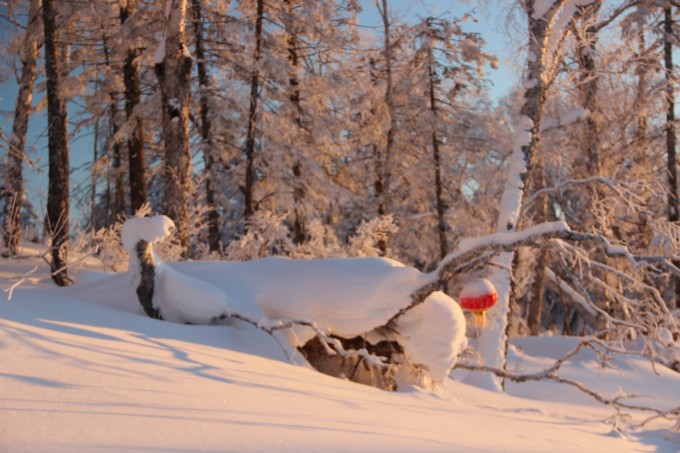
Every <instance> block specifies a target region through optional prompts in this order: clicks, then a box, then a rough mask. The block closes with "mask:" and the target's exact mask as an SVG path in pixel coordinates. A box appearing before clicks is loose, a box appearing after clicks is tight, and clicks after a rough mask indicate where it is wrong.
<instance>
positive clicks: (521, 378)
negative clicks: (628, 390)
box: [455, 339, 680, 427]
mask: <svg viewBox="0 0 680 453" xmlns="http://www.w3.org/2000/svg"><path fill="white" fill-rule="evenodd" d="M586 348H588V349H591V350H593V351H594V352H595V353H596V354H597V355H598V357H599V356H601V355H602V353H603V352H604V353H605V354H610V353H626V354H630V352H629V351H624V350H616V349H613V348H610V346H609V345H607V344H605V343H604V342H602V341H600V340H597V339H587V340H584V341H581V342H580V343H579V344H578V345H577V346H576V347H575V348H574V349H572V350H571V351H570V352H568V353H567V354H566V355H564V356H563V357H561V358H559V359H557V360H556V361H555V363H554V364H553V365H552V366H551V367H550V368H547V369H545V370H543V371H539V372H536V373H527V374H520V373H511V372H508V371H506V370H500V369H497V368H494V367H490V366H486V365H470V364H465V363H460V362H459V363H457V364H456V366H455V368H456V369H461V370H468V371H479V372H485V373H493V374H494V375H496V376H498V377H500V378H503V379H508V380H510V381H512V382H517V383H522V382H531V381H545V380H549V381H554V382H558V383H560V384H566V385H569V386H571V387H574V388H576V389H578V390H580V391H581V392H583V393H585V394H587V395H588V396H590V397H592V398H593V399H595V400H596V401H598V402H600V403H602V404H605V405H608V406H611V407H613V408H614V409H615V410H616V411H617V412H618V411H620V410H621V409H628V410H637V411H643V412H653V413H654V414H655V415H653V416H652V417H650V418H648V419H646V420H644V421H643V422H642V423H640V425H638V426H639V427H642V426H643V425H645V424H647V423H649V422H650V421H652V420H654V419H657V418H661V417H663V418H668V417H670V416H678V415H680V407H676V408H674V409H671V410H662V409H658V408H655V407H651V406H641V405H635V404H629V403H626V402H623V401H622V400H624V399H629V398H634V397H635V395H618V396H615V397H611V398H609V397H606V396H604V395H602V394H601V393H599V392H596V391H595V390H593V389H591V388H589V387H588V386H586V385H585V384H583V383H582V382H579V381H576V380H573V379H568V378H565V377H562V376H560V375H559V374H557V372H558V371H559V370H560V368H562V366H563V365H564V364H565V363H567V362H568V361H569V360H571V359H572V358H573V357H575V356H576V355H577V354H578V353H580V352H581V351H582V350H584V349H586ZM600 348H603V349H604V351H602V350H601V349H600Z"/></svg>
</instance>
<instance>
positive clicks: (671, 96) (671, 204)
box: [663, 4, 680, 306]
mask: <svg viewBox="0 0 680 453" xmlns="http://www.w3.org/2000/svg"><path fill="white" fill-rule="evenodd" d="M663 13H664V22H663V25H664V43H663V52H664V64H665V67H666V106H667V109H666V158H667V160H666V161H667V172H668V221H669V222H673V223H677V222H678V219H679V218H680V214H679V213H678V164H677V154H676V145H677V137H676V135H675V77H674V75H675V68H674V65H673V9H672V6H671V5H670V4H668V5H667V6H665V7H664V10H663ZM675 265H676V266H678V265H680V262H675ZM674 280H675V305H676V306H679V305H680V303H679V302H678V301H680V278H678V277H677V276H676V277H675V278H674Z"/></svg>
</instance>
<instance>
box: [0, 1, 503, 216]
mask: <svg viewBox="0 0 680 453" xmlns="http://www.w3.org/2000/svg"><path fill="white" fill-rule="evenodd" d="M361 4H362V6H363V8H364V10H363V12H362V13H361V15H360V18H359V20H360V23H361V24H362V25H365V26H369V27H370V26H378V25H379V24H380V19H379V16H378V13H377V9H376V6H375V1H374V0H362V1H361ZM477 4H478V2H445V1H444V2H437V1H429V0H415V1H408V0H390V1H389V8H390V11H391V12H392V14H394V16H395V17H396V18H398V19H400V20H403V21H406V22H412V21H415V20H417V18H418V17H427V16H434V17H438V16H449V17H451V16H456V17H462V16H463V15H465V14H466V13H471V14H472V15H473V16H474V17H476V18H477V20H478V22H477V23H475V22H474V21H472V20H469V21H468V22H467V23H466V27H467V28H468V29H469V31H474V32H478V33H481V34H482V36H483V37H484V38H485V39H486V41H487V50H488V51H489V52H491V53H492V54H495V55H496V56H498V57H499V58H500V69H498V70H492V69H491V68H489V72H488V74H487V77H488V79H489V80H490V81H491V86H490V96H491V98H492V99H494V100H496V99H498V98H499V97H501V96H503V95H505V94H507V93H508V91H509V89H510V88H511V86H512V85H513V84H514V83H515V82H516V76H515V75H514V73H513V67H512V65H511V64H508V61H507V58H508V57H507V49H506V42H507V38H506V37H504V36H503V34H502V33H500V32H499V31H497V28H498V25H497V22H498V19H497V18H494V17H492V16H493V14H492V13H490V12H489V9H488V7H487V8H486V9H481V8H479V7H476V6H475V5H477ZM442 5H444V6H442ZM0 10H4V7H0ZM8 34H12V27H11V26H10V25H8V24H7V22H5V21H0V37H1V38H2V39H3V40H5V39H7V37H8ZM3 71H5V69H3ZM5 77H6V78H7V79H8V80H7V81H6V82H5V80H4V79H5ZM5 77H3V79H2V82H4V83H2V84H1V85H0V119H1V120H2V122H1V123H0V129H1V130H2V131H3V132H4V133H5V134H6V135H7V136H9V134H10V132H11V127H12V114H13V111H14V104H15V102H16V96H17V86H16V83H14V76H13V75H12V74H7V73H5ZM43 96H44V93H38V92H37V91H36V93H35V94H34V99H33V103H34V105H35V103H36V102H37V101H39V100H40V99H41V98H42V97H43ZM45 123H46V112H45V111H44V110H43V111H40V112H37V113H34V114H33V115H32V116H31V120H30V123H29V136H28V142H27V150H28V152H29V158H30V159H31V160H33V161H34V162H35V163H36V165H35V166H33V167H31V166H25V167H24V177H25V181H26V189H27V193H28V196H29V199H30V200H31V202H32V204H33V206H34V207H35V208H36V210H37V211H38V213H39V215H43V212H44V206H45V203H46V195H47V157H46V156H47V150H46V148H47V140H46V138H45V137H44V136H43V134H44V129H45ZM4 153H5V152H4V151H2V154H4ZM91 160H92V144H91V139H90V138H88V137H72V138H71V165H72V167H83V166H87V164H88V163H89V162H91ZM86 170H87V168H86ZM88 179H89V173H88V171H74V172H73V174H72V177H71V191H72V193H73V191H74V190H75V189H76V188H77V187H78V186H80V185H82V184H87V182H88ZM71 209H72V213H71V214H72V219H73V221H75V220H77V217H78V216H79V215H80V213H81V212H82V210H81V209H79V207H78V206H77V205H75V203H74V202H72V206H71ZM86 211H87V210H86Z"/></svg>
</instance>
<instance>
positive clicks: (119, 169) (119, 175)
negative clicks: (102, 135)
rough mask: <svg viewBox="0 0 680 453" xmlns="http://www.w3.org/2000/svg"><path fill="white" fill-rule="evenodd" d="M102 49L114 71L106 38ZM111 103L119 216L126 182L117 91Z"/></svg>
mask: <svg viewBox="0 0 680 453" xmlns="http://www.w3.org/2000/svg"><path fill="white" fill-rule="evenodd" d="M102 47H103V50H104V62H105V64H106V70H107V71H113V68H112V67H111V61H110V59H109V46H108V43H107V42H106V36H103V37H102ZM109 97H110V98H111V103H110V104H109V115H110V120H109V125H110V128H109V142H110V141H111V140H113V146H112V147H111V150H110V151H111V152H112V153H113V180H114V196H113V204H114V208H113V209H114V214H115V216H116V217H117V216H119V215H122V214H124V213H125V180H124V178H123V156H122V150H121V146H120V142H118V140H116V139H115V137H116V134H118V131H119V130H120V116H119V114H118V93H116V92H115V91H111V92H109Z"/></svg>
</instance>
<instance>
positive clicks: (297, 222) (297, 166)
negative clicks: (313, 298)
mask: <svg viewBox="0 0 680 453" xmlns="http://www.w3.org/2000/svg"><path fill="white" fill-rule="evenodd" d="M285 3H286V6H287V7H288V11H287V16H288V20H287V24H286V28H287V34H288V62H289V63H290V66H291V73H290V76H289V77H288V83H289V90H290V93H289V96H288V98H289V99H290V102H291V103H292V104H293V108H294V110H295V111H294V120H293V122H294V123H295V126H296V127H297V129H298V134H300V135H302V134H304V133H305V131H304V128H303V126H302V103H301V98H300V81H299V79H298V75H297V71H298V70H299V68H300V60H299V57H298V49H297V47H298V43H297V34H296V31H295V17H294V5H295V0H285ZM294 146H295V145H294ZM291 151H292V152H293V167H292V171H293V178H294V179H293V211H294V219H293V234H292V236H293V242H294V243H295V244H302V243H303V242H304V241H305V239H306V237H307V227H306V222H305V215H304V206H303V204H304V198H305V187H304V184H303V181H302V162H301V161H300V158H299V151H298V150H296V149H295V148H294V147H293V149H292V150H291Z"/></svg>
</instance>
